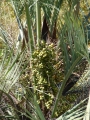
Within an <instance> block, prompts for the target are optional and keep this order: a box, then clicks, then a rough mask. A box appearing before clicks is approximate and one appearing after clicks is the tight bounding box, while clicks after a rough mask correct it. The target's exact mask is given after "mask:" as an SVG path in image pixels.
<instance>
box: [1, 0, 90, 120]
mask: <svg viewBox="0 0 90 120" xmlns="http://www.w3.org/2000/svg"><path fill="white" fill-rule="evenodd" d="M62 3H64V2H63V0H60V1H58V0H56V1H48V0H46V1H43V0H41V1H40V0H36V1H35V0H27V1H24V0H23V1H20V0H18V2H17V1H14V0H11V6H12V8H13V10H14V13H15V16H16V20H17V23H18V27H19V30H20V32H21V33H22V34H23V35H22V36H23V37H22V36H21V37H20V39H19V40H21V42H22V43H24V45H25V46H24V48H23V50H22V49H21V51H20V52H19V51H18V49H13V48H11V47H10V46H9V44H8V41H9V39H7V34H6V33H5V31H4V32H2V31H1V33H2V36H3V37H2V38H3V41H4V42H5V43H6V44H5V49H6V53H5V52H2V51H1V53H2V54H3V55H4V56H1V57H2V61H0V62H1V66H0V82H1V85H0V90H1V96H0V103H1V104H2V103H3V106H2V105H1V104H0V105H1V107H0V114H1V115H0V118H1V119H7V120H11V119H15V120H45V119H46V120H50V119H51V120H53V118H54V119H56V120H73V119H76V120H78V119H83V118H84V114H85V110H86V107H87V106H86V105H87V99H85V100H83V101H81V102H80V103H79V104H77V105H76V106H74V103H75V100H76V98H77V97H78V96H77V94H72V95H69V94H68V95H67V96H63V94H62V93H63V90H64V89H65V87H67V84H68V83H69V82H70V81H68V80H73V78H71V79H70V77H71V76H72V73H73V72H77V71H76V70H77V69H76V68H77V67H78V66H79V63H80V62H81V60H82V59H83V58H84V59H85V60H86V61H87V60H89V54H88V52H87V46H86V43H85V37H84V32H83V28H82V24H81V21H80V20H79V19H78V18H75V17H76V16H74V14H71V11H70V9H69V10H68V11H67V13H66V14H64V12H63V15H64V17H63V18H62V20H63V22H62V23H63V24H62V23H61V27H60V32H59V34H57V37H58V38H59V40H58V43H59V44H58V45H57V42H55V43H56V44H54V43H50V44H47V43H46V41H45V40H41V36H42V35H41V29H42V28H41V10H42V11H43V12H42V13H43V14H44V15H46V19H47V26H48V35H47V39H48V40H50V36H49V34H52V31H53V29H54V28H53V27H54V23H55V22H57V19H58V15H59V11H60V10H61V6H62V5H63V6H64V5H65V4H62ZM66 3H67V2H66ZM68 4H69V1H68V3H67V6H68ZM75 4H76V3H73V5H75ZM19 5H20V7H19ZM76 5H77V4H76ZM63 6H62V7H63ZM70 6H71V5H70ZM64 7H65V6H64ZM41 8H42V9H41ZM68 8H69V6H68ZM73 10H74V8H73ZM32 13H34V14H32ZM39 13H40V15H39ZM22 15H24V16H25V22H26V26H24V27H26V28H25V29H26V31H27V36H26V34H25V33H24V27H23V25H22V24H23V18H22ZM54 16H55V17H54ZM48 17H49V18H48ZM76 20H77V21H76ZM42 21H43V20H42ZM59 22H61V20H60V21H59ZM50 23H52V24H50ZM39 25H40V26H39ZM1 30H2V29H1ZM58 31H59V30H58ZM20 35H21V34H20ZM48 36H49V37H48ZM27 38H28V41H27ZM19 42H20V41H19ZM87 63H88V61H87ZM79 68H80V67H79ZM83 71H84V70H83ZM88 71H89V72H90V70H89V69H88ZM89 72H88V73H89ZM85 76H87V74H85ZM84 78H85V77H84ZM84 80H85V79H84ZM72 87H73V86H72ZM76 89H77V87H76ZM66 92H68V91H66ZM6 103H7V104H6ZM5 107H6V110H5Z"/></svg>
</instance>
